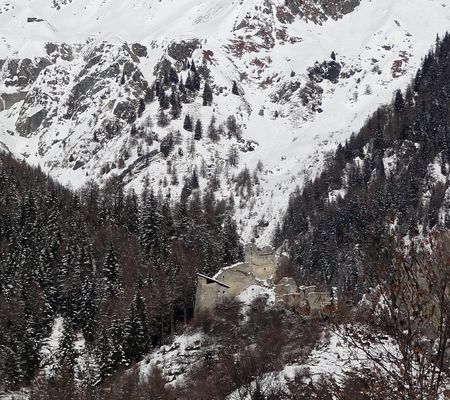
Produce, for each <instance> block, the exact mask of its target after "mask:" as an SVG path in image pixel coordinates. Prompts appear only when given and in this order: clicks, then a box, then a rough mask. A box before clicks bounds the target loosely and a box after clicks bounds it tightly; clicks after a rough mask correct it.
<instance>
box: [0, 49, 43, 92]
mask: <svg viewBox="0 0 450 400" xmlns="http://www.w3.org/2000/svg"><path fill="white" fill-rule="evenodd" d="M51 64H52V62H51V61H50V60H49V59H48V58H44V57H37V58H34V59H30V58H24V59H9V60H6V61H5V62H4V63H3V66H2V69H1V72H0V77H1V79H2V80H3V82H4V84H5V86H14V87H18V88H26V87H27V86H29V85H30V84H32V83H33V82H35V81H36V79H37V77H38V76H39V74H40V73H41V71H42V70H43V69H45V68H46V67H48V66H49V65H51Z"/></svg>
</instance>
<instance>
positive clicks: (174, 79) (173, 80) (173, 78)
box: [169, 67, 178, 84]
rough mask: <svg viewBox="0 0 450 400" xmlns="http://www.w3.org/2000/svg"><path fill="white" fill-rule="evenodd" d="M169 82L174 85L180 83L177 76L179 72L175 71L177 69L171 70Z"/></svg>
mask: <svg viewBox="0 0 450 400" xmlns="http://www.w3.org/2000/svg"><path fill="white" fill-rule="evenodd" d="M169 80H170V82H171V83H174V84H177V83H178V74H177V71H175V68H173V67H171V68H170V72H169Z"/></svg>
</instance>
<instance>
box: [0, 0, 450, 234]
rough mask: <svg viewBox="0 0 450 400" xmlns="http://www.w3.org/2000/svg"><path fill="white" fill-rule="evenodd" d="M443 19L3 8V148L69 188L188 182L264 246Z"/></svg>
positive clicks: (163, 7) (176, 5)
mask: <svg viewBox="0 0 450 400" xmlns="http://www.w3.org/2000/svg"><path fill="white" fill-rule="evenodd" d="M449 18H450V7H448V6H446V4H445V3H442V2H439V1H433V0H413V1H411V0H408V1H407V0H400V1H395V2H392V1H390V0H380V1H376V2H374V1H369V0H363V1H361V2H359V1H357V0H354V1H352V0H347V1H334V2H329V1H326V2H325V1H324V2H313V1H303V2H299V1H296V0H289V1H288V0H286V1H282V0H274V1H268V0H252V1H225V0H214V1H208V2H201V1H199V0H183V1H179V0H177V1H175V0H162V1H155V0H154V1H151V0H140V1H139V0H135V1H132V2H128V3H126V4H125V3H119V2H117V1H114V0H106V1H87V0H84V1H73V2H70V1H57V0H48V1H47V2H42V1H37V0H33V1H25V0H18V1H15V2H6V3H4V4H3V5H2V7H1V9H0V57H1V59H2V60H1V61H0V66H1V70H0V77H1V78H0V96H1V99H2V102H0V110H2V111H0V142H1V143H2V146H3V147H4V148H7V149H9V150H10V151H11V152H12V153H13V154H15V155H17V156H20V157H24V158H26V159H27V161H28V162H30V163H32V164H39V165H41V167H42V168H43V169H44V170H45V171H48V172H50V174H51V175H52V176H54V177H55V178H57V179H58V180H60V181H61V182H63V183H69V184H71V185H72V186H74V187H80V186H81V185H83V184H84V183H85V182H87V181H89V180H94V181H96V182H98V183H102V182H105V180H106V179H107V178H109V177H111V176H113V175H116V176H119V177H121V179H123V180H124V182H125V183H126V184H127V185H128V186H129V187H134V188H136V189H138V190H141V189H142V187H143V185H144V184H145V183H146V182H149V183H150V185H151V186H152V187H153V188H154V190H155V191H161V192H162V193H163V194H166V195H170V196H171V197H172V198H178V197H179V196H180V195H181V194H182V192H183V188H185V191H184V193H186V190H188V189H189V188H188V187H186V186H189V181H190V180H191V178H192V176H193V175H197V176H198V178H199V184H200V186H201V187H205V186H207V185H209V186H210V187H212V188H213V189H214V190H215V192H216V195H217V196H219V197H224V198H228V197H229V196H230V195H231V194H233V195H234V197H235V204H236V218H237V220H238V221H239V222H240V224H239V226H240V230H241V234H242V235H243V237H244V238H245V239H250V238H252V237H257V238H258V240H259V241H261V242H268V241H269V239H270V237H271V234H272V232H273V230H274V228H275V226H276V223H277V221H279V219H280V215H281V212H282V210H283V208H284V207H285V206H286V205H287V200H288V194H289V193H290V192H292V191H293V190H294V188H295V186H296V185H298V184H300V185H301V184H302V182H303V181H304V178H305V176H306V177H307V176H311V175H314V174H315V173H316V172H317V171H318V170H320V168H321V165H322V162H321V160H322V159H323V154H324V152H326V151H328V150H331V149H334V148H335V146H336V145H337V144H338V143H339V142H343V141H344V140H345V139H346V138H348V137H349V136H350V134H351V133H352V131H355V130H357V129H358V128H359V127H360V126H361V125H362V123H363V121H364V120H365V118H366V116H367V115H368V114H369V113H370V112H372V111H373V110H374V109H375V108H376V107H377V105H378V104H380V103H384V102H386V101H389V100H390V99H391V98H392V95H393V93H394V91H395V90H396V89H398V88H403V87H405V85H406V83H407V82H408V81H409V80H410V78H411V76H412V74H413V73H414V71H415V70H416V68H417V67H418V64H419V62H420V58H421V56H422V54H424V53H425V52H426V51H427V50H428V49H429V47H430V45H431V44H432V43H433V41H434V39H435V37H436V34H437V33H442V32H444V31H445V29H446V28H447V25H448V22H449ZM426 21H433V22H432V23H427V22H426ZM192 65H194V66H192ZM189 75H191V78H196V79H194V81H195V82H194V85H193V86H194V87H191V84H192V82H190V84H188V85H186V81H188V82H189V80H188V76H189ZM181 81H182V82H183V85H180V82H181ZM234 82H235V83H234ZM186 86H188V87H187V88H186ZM205 86H208V89H207V90H206V92H207V97H208V96H209V97H211V95H212V99H211V98H208V100H207V101H206V102H205V101H204V96H203V95H204V93H205ZM209 88H210V89H211V91H210V92H209ZM162 92H164V94H162ZM204 104H205V105H204ZM161 109H162V110H164V113H161ZM187 114H189V116H190V117H191V119H192V125H193V128H192V131H193V130H194V128H195V125H196V124H197V120H200V121H201V125H202V132H201V133H197V135H194V132H191V129H190V128H189V126H188V130H186V129H184V127H186V125H185V124H184V121H185V116H186V115H187ZM230 116H232V117H231V118H229V117H230ZM211 121H214V123H212V122H211ZM197 125H198V124H197ZM197 131H198V132H200V128H198V129H197ZM194 136H196V137H195V138H194ZM185 182H187V184H186V183H185ZM188 191H189V190H188Z"/></svg>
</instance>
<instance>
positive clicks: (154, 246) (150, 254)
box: [139, 191, 160, 263]
mask: <svg viewBox="0 0 450 400" xmlns="http://www.w3.org/2000/svg"><path fill="white" fill-rule="evenodd" d="M159 229H160V214H159V204H158V201H157V199H156V197H155V195H154V193H153V191H150V192H149V193H148V195H147V196H146V198H145V201H144V203H143V205H142V210H141V215H140V219H139V239H140V243H141V246H142V250H143V251H144V254H145V255H146V256H147V258H148V260H149V261H151V262H154V263H156V262H157V261H158V258H159V254H158V250H159V234H158V233H159Z"/></svg>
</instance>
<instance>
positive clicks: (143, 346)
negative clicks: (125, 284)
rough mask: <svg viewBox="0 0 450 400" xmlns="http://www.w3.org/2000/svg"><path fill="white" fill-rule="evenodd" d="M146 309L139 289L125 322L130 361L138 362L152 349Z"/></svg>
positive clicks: (127, 357)
mask: <svg viewBox="0 0 450 400" xmlns="http://www.w3.org/2000/svg"><path fill="white" fill-rule="evenodd" d="M145 308H146V307H145V301H144V298H143V296H142V293H141V289H140V288H139V287H138V288H137V289H136V294H135V295H134V297H133V300H132V302H131V304H130V308H129V310H128V317H127V319H126V320H125V322H124V336H125V337H124V352H125V357H126V359H127V360H128V361H136V360H138V359H139V358H140V357H141V356H142V355H143V354H145V353H146V352H147V351H148V350H149V348H150V343H151V340H150V339H151V338H150V331H149V326H148V320H147V315H146V310H145Z"/></svg>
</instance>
